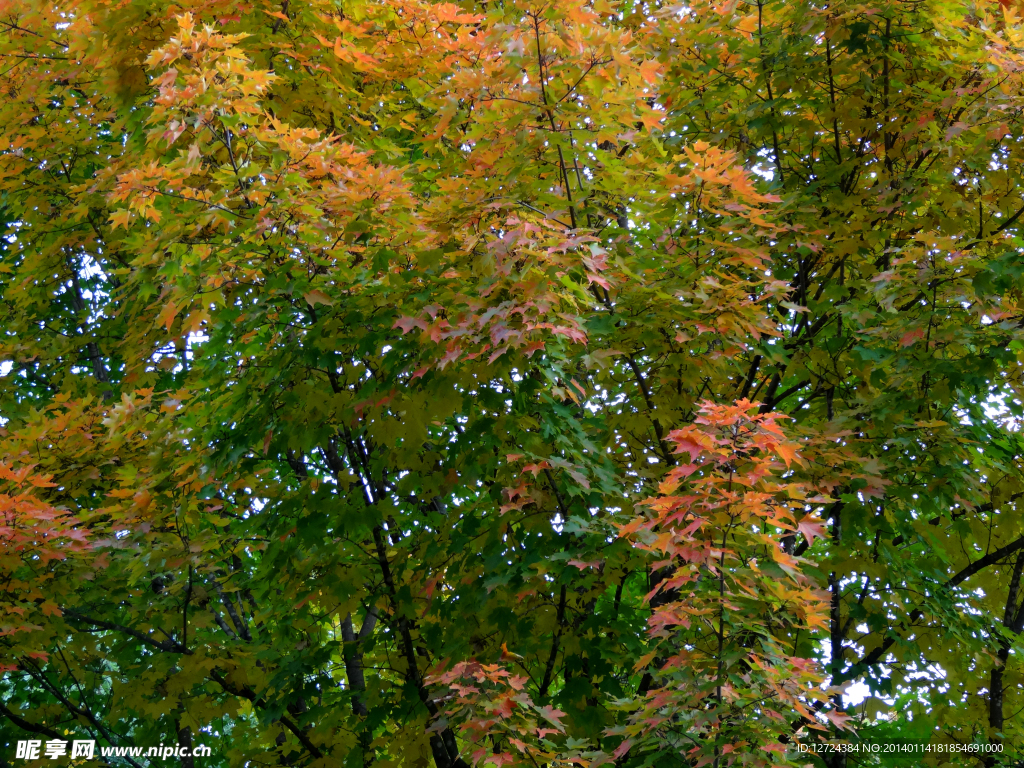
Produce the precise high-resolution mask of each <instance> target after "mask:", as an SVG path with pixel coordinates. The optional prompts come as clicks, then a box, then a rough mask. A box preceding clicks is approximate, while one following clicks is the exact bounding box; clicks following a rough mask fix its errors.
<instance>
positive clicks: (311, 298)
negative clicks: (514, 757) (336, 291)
mask: <svg viewBox="0 0 1024 768" xmlns="http://www.w3.org/2000/svg"><path fill="white" fill-rule="evenodd" d="M303 298H304V299H305V300H306V303H307V304H309V306H311V307H315V306H316V305H317V304H326V305H327V306H329V307H331V306H334V300H333V299H332V298H331V297H330V296H328V295H327V294H326V293H324V292H323V291H321V290H320V289H319V288H314V289H313V290H312V291H310V292H309V293H307V294H305V295H304V296H303Z"/></svg>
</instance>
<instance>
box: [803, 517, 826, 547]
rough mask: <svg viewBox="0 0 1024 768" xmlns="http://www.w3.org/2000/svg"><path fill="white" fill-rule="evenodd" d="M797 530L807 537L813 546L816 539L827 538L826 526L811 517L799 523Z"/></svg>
mask: <svg viewBox="0 0 1024 768" xmlns="http://www.w3.org/2000/svg"><path fill="white" fill-rule="evenodd" d="M796 528H797V530H798V531H800V533H802V534H803V535H804V536H805V537H806V539H807V543H808V544H813V543H814V539H815V537H817V538H819V539H824V538H825V536H826V534H825V524H824V523H822V522H821V520H817V519H815V518H812V517H810V516H808V517H805V518H804V519H803V520H801V521H800V522H799V523H797V524H796Z"/></svg>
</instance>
